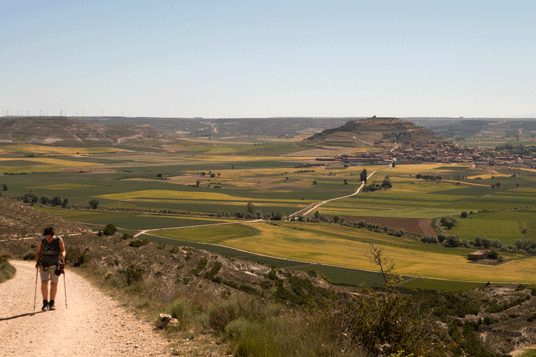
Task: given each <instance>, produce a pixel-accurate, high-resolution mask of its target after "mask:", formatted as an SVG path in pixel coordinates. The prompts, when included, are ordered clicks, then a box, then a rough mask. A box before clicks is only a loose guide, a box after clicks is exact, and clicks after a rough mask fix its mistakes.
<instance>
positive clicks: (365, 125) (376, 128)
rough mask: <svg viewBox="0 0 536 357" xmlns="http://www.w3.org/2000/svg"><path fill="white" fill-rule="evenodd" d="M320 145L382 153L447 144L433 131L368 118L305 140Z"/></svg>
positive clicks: (397, 120)
mask: <svg viewBox="0 0 536 357" xmlns="http://www.w3.org/2000/svg"><path fill="white" fill-rule="evenodd" d="M306 140H307V141H308V142H310V143H316V144H321V145H344V146H350V145H351V146H357V147H368V148H370V149H385V148H390V147H393V145H395V144H397V145H398V146H400V147H405V148H420V147H424V146H429V145H435V146H438V145H441V144H447V143H451V142H450V141H449V140H447V139H445V138H444V137H442V136H441V135H439V134H436V133H434V132H433V131H431V130H429V129H426V128H422V127H419V126H417V125H415V124H413V123H412V122H410V121H407V120H402V119H397V118H368V119H360V120H355V121H349V122H347V123H346V124H344V125H343V126H341V127H338V128H333V129H327V130H324V131H323V132H321V133H318V134H315V135H313V136H311V137H309V138H308V139H306Z"/></svg>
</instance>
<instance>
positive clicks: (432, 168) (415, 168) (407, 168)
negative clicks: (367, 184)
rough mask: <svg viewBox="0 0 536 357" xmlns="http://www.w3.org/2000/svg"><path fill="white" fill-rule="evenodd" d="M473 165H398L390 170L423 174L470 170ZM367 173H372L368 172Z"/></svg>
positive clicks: (395, 172)
mask: <svg viewBox="0 0 536 357" xmlns="http://www.w3.org/2000/svg"><path fill="white" fill-rule="evenodd" d="M470 167H471V165H468V164H437V163H430V164H415V165H396V166H395V167H394V168H392V169H390V170H389V171H390V172H393V175H394V174H422V173H427V172H437V173H441V172H445V171H447V170H449V169H452V168H465V169H467V168H470ZM367 171H372V170H368V168H367Z"/></svg>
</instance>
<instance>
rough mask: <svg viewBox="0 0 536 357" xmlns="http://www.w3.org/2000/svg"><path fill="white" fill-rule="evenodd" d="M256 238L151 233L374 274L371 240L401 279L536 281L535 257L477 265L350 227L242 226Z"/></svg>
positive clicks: (199, 230) (435, 248)
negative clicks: (382, 250)
mask: <svg viewBox="0 0 536 357" xmlns="http://www.w3.org/2000/svg"><path fill="white" fill-rule="evenodd" d="M243 225H244V226H246V227H250V228H251V229H252V230H255V231H256V233H255V234H253V235H252V234H251V231H246V233H245V234H244V235H242V236H241V235H240V234H241V233H240V230H238V232H237V231H232V232H231V233H229V234H227V233H226V232H220V231H221V230H222V227H226V226H217V227H214V230H213V232H212V233H207V232H206V229H205V227H192V228H187V229H177V230H165V231H160V232H153V233H152V234H155V235H159V236H163V237H166V238H175V239H179V240H195V241H202V242H205V243H217V244H219V245H223V246H227V247H231V248H236V249H244V250H246V251H249V252H254V253H258V254H266V255H273V256H277V257H282V258H287V259H292V260H297V261H304V262H313V263H320V264H324V265H335V266H342V267H348V268H356V269H364V270H369V271H377V270H378V268H377V267H376V266H375V265H374V264H373V263H372V262H371V261H370V259H368V258H367V252H368V251H369V247H370V246H369V245H370V242H373V243H374V245H375V246H376V247H378V248H382V249H384V252H385V255H386V256H387V257H388V258H389V259H392V261H393V262H395V267H396V273H397V274H400V275H404V276H406V275H407V276H427V277H433V278H440V279H457V280H463V281H477V282H478V281H480V282H487V281H501V282H516V281H518V282H531V283H532V282H536V280H535V279H536V277H534V274H533V273H532V266H533V264H534V263H535V262H536V258H535V257H523V256H520V255H513V254H506V253H505V254H504V256H505V257H506V258H507V260H508V261H507V262H505V263H503V264H500V265H482V264H475V263H472V262H469V261H468V260H467V254H468V253H469V252H471V251H472V250H470V249H463V248H446V247H442V246H440V245H424V244H422V243H420V242H417V241H412V240H409V239H406V238H397V237H393V236H386V235H383V234H379V233H372V232H369V231H367V230H360V229H355V228H350V227H340V226H339V227H337V226H336V225H323V224H315V225H311V224H307V223H298V222H288V223H278V224H267V223H247V224H246V223H244V224H243Z"/></svg>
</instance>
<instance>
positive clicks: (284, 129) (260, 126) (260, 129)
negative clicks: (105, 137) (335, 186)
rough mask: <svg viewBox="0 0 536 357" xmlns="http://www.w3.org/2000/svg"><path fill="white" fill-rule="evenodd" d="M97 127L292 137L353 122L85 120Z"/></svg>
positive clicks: (192, 134)
mask: <svg viewBox="0 0 536 357" xmlns="http://www.w3.org/2000/svg"><path fill="white" fill-rule="evenodd" d="M81 119H83V120H85V121H89V122H92V123H98V124H107V125H118V124H137V125H140V124H142V125H149V126H151V127H154V128H158V129H162V130H167V131H169V132H174V133H176V134H181V135H184V136H190V137H206V136H211V137H213V138H225V137H246V136H249V137H259V136H265V137H272V138H273V137H292V136H296V135H303V134H304V133H305V134H307V133H309V134H313V133H316V132H318V131H321V130H324V129H328V128H334V127H338V126H341V125H343V124H344V123H346V122H347V121H348V120H350V119H355V118H221V119H204V118H125V117H84V118H81Z"/></svg>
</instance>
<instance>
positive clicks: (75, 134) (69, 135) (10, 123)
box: [0, 117, 173, 144]
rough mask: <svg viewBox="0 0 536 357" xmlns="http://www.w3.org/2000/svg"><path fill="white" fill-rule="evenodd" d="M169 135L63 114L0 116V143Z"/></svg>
mask: <svg viewBox="0 0 536 357" xmlns="http://www.w3.org/2000/svg"><path fill="white" fill-rule="evenodd" d="M170 135H173V134H172V133H169V132H166V131H165V130H162V129H158V128H154V127H151V126H148V125H136V124H130V123H121V124H114V125H101V124H96V123H90V122H87V121H84V120H78V119H72V118H67V117H29V118H4V119H0V142H13V143H35V144H53V143H57V142H84V141H107V142H112V143H116V142H122V141H125V140H134V139H143V138H165V137H167V136H170Z"/></svg>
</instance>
